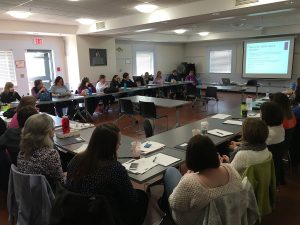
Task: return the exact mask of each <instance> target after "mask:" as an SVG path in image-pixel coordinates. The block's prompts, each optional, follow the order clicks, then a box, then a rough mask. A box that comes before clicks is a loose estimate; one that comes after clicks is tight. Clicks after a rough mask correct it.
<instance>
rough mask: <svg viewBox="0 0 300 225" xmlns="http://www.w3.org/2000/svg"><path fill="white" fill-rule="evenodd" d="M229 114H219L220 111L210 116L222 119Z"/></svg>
mask: <svg viewBox="0 0 300 225" xmlns="http://www.w3.org/2000/svg"><path fill="white" fill-rule="evenodd" d="M229 116H230V115H228V114H221V113H218V114H216V115H214V116H212V117H211V118H213V119H220V120H224V119H226V118H227V117H229Z"/></svg>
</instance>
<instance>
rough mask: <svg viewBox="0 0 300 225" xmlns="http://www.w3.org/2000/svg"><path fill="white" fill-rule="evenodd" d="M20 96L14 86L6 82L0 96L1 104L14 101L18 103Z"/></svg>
mask: <svg viewBox="0 0 300 225" xmlns="http://www.w3.org/2000/svg"><path fill="white" fill-rule="evenodd" d="M20 99H21V96H20V95H19V93H18V92H16V91H15V89H14V84H13V83H12V82H6V83H5V86H4V89H3V92H2V93H1V95H0V100H1V102H3V103H11V102H14V101H16V100H19V101H20Z"/></svg>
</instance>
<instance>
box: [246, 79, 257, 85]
mask: <svg viewBox="0 0 300 225" xmlns="http://www.w3.org/2000/svg"><path fill="white" fill-rule="evenodd" d="M246 85H247V86H254V87H256V86H257V80H248V81H247V84H246Z"/></svg>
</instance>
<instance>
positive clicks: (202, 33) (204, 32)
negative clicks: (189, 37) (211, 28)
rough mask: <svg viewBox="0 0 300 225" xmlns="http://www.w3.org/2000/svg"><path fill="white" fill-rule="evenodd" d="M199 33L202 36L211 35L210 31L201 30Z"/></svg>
mask: <svg viewBox="0 0 300 225" xmlns="http://www.w3.org/2000/svg"><path fill="white" fill-rule="evenodd" d="M198 34H199V35H200V36H202V37H205V36H207V35H209V32H206V31H203V32H199V33H198Z"/></svg>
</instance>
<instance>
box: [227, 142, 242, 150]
mask: <svg viewBox="0 0 300 225" xmlns="http://www.w3.org/2000/svg"><path fill="white" fill-rule="evenodd" d="M240 144H241V143H240V142H238V141H231V142H230V144H229V146H228V147H229V149H231V150H232V151H234V150H235V149H236V148H237V147H238V146H239V145H240Z"/></svg>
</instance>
